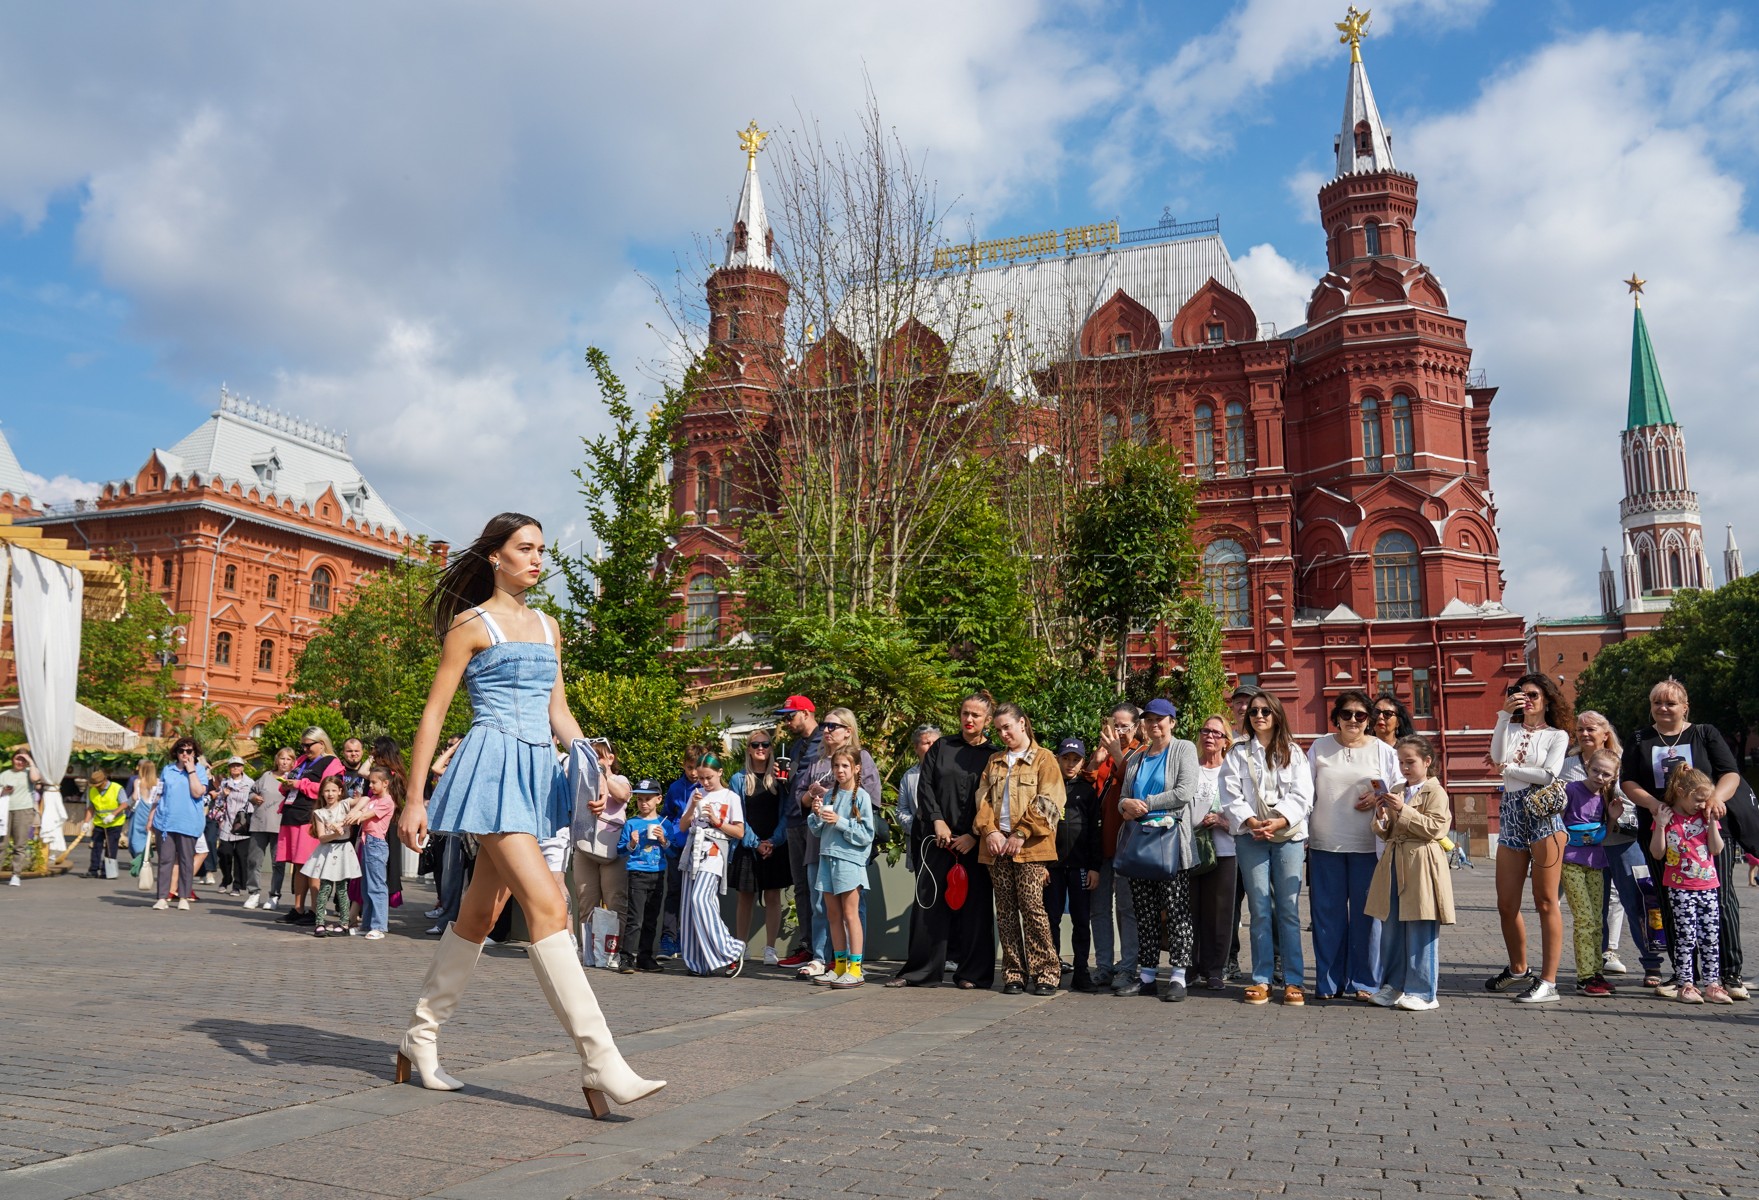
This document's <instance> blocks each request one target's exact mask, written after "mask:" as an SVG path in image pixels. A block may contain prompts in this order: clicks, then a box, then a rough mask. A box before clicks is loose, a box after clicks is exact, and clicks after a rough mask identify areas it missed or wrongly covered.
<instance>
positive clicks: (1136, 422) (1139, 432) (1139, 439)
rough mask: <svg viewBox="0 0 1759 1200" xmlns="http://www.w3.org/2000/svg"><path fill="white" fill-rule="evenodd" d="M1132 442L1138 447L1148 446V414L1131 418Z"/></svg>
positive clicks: (1134, 415)
mask: <svg viewBox="0 0 1759 1200" xmlns="http://www.w3.org/2000/svg"><path fill="white" fill-rule="evenodd" d="M1130 440H1131V441H1132V442H1135V443H1136V444H1137V445H1138V446H1146V445H1148V414H1147V413H1135V414H1133V415H1132V416H1131V417H1130Z"/></svg>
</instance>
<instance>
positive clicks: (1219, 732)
mask: <svg viewBox="0 0 1759 1200" xmlns="http://www.w3.org/2000/svg"><path fill="white" fill-rule="evenodd" d="M1197 736H1198V737H1227V736H1228V734H1227V730H1225V729H1199V730H1198V731H1197Z"/></svg>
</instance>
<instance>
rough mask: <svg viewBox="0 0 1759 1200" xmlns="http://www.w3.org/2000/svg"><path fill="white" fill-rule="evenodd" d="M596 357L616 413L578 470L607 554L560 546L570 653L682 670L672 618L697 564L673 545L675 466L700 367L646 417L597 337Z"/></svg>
mask: <svg viewBox="0 0 1759 1200" xmlns="http://www.w3.org/2000/svg"><path fill="white" fill-rule="evenodd" d="M586 363H587V366H588V367H590V368H591V369H592V373H593V376H594V378H595V379H597V380H598V386H599V393H600V395H601V396H603V397H604V402H605V408H606V410H607V411H608V412H609V413H610V416H611V432H610V433H607V434H600V435H599V436H598V437H594V438H584V439H582V441H583V442H584V443H585V446H586V464H585V465H584V466H583V467H581V468H580V469H579V470H577V471H575V473H574V475H575V478H576V479H578V480H580V494H581V496H582V497H584V498H585V500H586V506H587V524H588V525H589V526H590V527H591V529H592V531H593V534H594V535H595V536H596V537H597V539H598V542H599V546H600V547H601V549H602V552H603V557H602V558H596V559H595V558H593V557H591V556H589V555H587V554H586V553H585V552H584V550H583V551H582V552H581V553H580V554H579V555H557V556H556V558H557V562H558V564H559V565H560V567H561V569H562V573H563V576H564V578H565V580H566V582H567V590H568V600H569V605H570V607H571V608H573V610H574V611H575V613H576V614H577V617H578V619H577V620H573V621H566V622H563V626H562V630H563V632H562V657H563V661H564V662H565V663H566V664H567V667H568V670H569V673H570V674H573V673H576V672H579V671H601V672H613V673H618V674H623V675H633V676H643V675H659V674H666V673H668V672H671V671H673V670H674V669H675V663H674V661H673V658H672V656H671V655H669V654H668V653H667V651H668V648H669V647H670V646H671V644H672V637H673V634H672V629H671V625H670V621H671V619H672V617H674V616H675V615H677V613H678V611H679V607H680V605H679V602H678V600H677V598H676V597H675V596H674V595H673V588H674V587H675V585H676V582H677V580H678V577H679V575H680V574H681V572H682V571H683V569H684V567H685V566H686V565H687V564H686V563H685V562H684V561H683V560H682V559H679V558H678V557H676V556H674V555H672V554H671V552H670V551H671V547H672V545H673V541H674V539H675V538H676V536H677V533H678V530H679V528H680V526H681V524H682V522H683V516H682V514H680V513H679V512H677V511H676V510H674V508H673V507H672V493H671V487H670V485H668V483H667V482H666V467H667V465H668V464H669V463H670V462H671V461H672V458H673V455H674V454H675V453H676V452H677V451H678V450H679V449H680V448H681V447H682V442H681V440H680V434H679V425H680V422H681V421H682V420H683V417H684V412H685V409H686V408H688V407H689V404H690V397H691V395H692V394H693V392H694V390H695V388H696V386H697V381H698V378H699V370H698V369H697V368H694V367H693V368H692V369H691V370H689V371H687V372H686V373H685V376H684V381H683V383H682V385H680V386H677V387H671V386H668V387H666V389H665V394H664V395H663V396H662V397H661V399H660V400H659V401H658V402H657V403H655V404H654V406H653V407H652V408H651V409H650V410H649V411H648V413H647V415H646V416H645V417H644V416H642V415H641V414H640V413H638V412H636V410H635V408H634V406H633V405H631V404H630V402H629V393H628V389H626V388H625V387H624V386H623V381H622V380H621V379H619V378H618V377H617V374H616V372H614V371H613V370H612V369H611V361H610V358H609V357H608V356H607V355H606V354H605V352H604V351H603V350H600V349H598V348H597V347H596V346H595V347H593V348H592V349H589V350H588V351H587V352H586Z"/></svg>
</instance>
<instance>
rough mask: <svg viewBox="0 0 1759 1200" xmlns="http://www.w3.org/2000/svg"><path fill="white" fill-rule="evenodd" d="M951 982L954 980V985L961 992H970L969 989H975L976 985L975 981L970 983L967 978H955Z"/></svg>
mask: <svg viewBox="0 0 1759 1200" xmlns="http://www.w3.org/2000/svg"><path fill="white" fill-rule="evenodd" d="M953 982H954V986H956V987H957V988H958V989H959V990H960V991H962V992H970V991H975V990H976V989H977V985H976V984H975V983H972V982H971V981H970V980H969V979H956V980H954V981H953Z"/></svg>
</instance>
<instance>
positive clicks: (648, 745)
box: [568, 671, 720, 783]
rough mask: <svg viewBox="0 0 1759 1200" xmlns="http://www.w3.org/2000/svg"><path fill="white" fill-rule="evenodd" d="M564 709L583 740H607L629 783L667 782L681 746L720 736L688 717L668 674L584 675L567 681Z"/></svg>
mask: <svg viewBox="0 0 1759 1200" xmlns="http://www.w3.org/2000/svg"><path fill="white" fill-rule="evenodd" d="M568 706H569V708H570V709H571V710H572V711H573V713H574V716H575V719H576V720H578V721H579V722H580V728H581V730H582V732H584V733H585V734H586V735H587V736H588V737H604V738H609V739H610V740H611V745H612V746H613V747H615V748H616V751H617V769H618V772H619V773H620V774H623V775H627V776H629V778H631V779H641V778H648V779H657V780H659V781H661V782H662V783H664V782H667V781H669V780H670V779H672V778H673V776H675V775H676V774H677V772H678V764H679V761H680V760H681V759H682V758H683V757H684V748H685V747H686V746H688V745H690V743H692V742H700V741H709V742H713V741H716V740H718V737H719V733H720V730H719V728H718V727H717V726H715V725H714V724H712V723H710V722H707V721H696V720H692V719H691V717H690V713H689V710H688V708H687V707H686V705H685V701H684V690H683V688H682V687H681V686H680V685H679V683H678V681H677V679H675V678H674V677H673V676H671V675H638V676H631V675H607V674H605V673H604V672H602V671H587V672H585V673H583V674H581V675H578V676H576V677H574V678H573V679H570V680H569V682H568Z"/></svg>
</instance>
